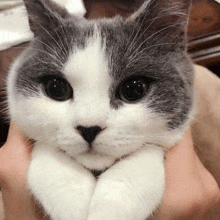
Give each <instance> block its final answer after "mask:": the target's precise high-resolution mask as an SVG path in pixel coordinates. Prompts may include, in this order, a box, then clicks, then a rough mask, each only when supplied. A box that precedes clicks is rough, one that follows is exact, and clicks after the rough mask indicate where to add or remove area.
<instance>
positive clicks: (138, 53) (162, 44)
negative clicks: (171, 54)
mask: <svg viewBox="0 0 220 220" xmlns="http://www.w3.org/2000/svg"><path fill="white" fill-rule="evenodd" d="M175 44H176V43H161V44H155V45H152V46H149V47H146V48H144V49H142V50H141V51H138V52H137V53H136V54H135V55H134V56H133V57H132V58H131V59H130V60H129V62H128V63H127V66H126V67H129V66H130V65H132V63H133V62H134V61H135V60H136V59H135V58H137V56H140V55H141V54H142V53H143V52H144V51H146V50H149V49H150V48H153V47H159V46H164V45H175ZM138 58H139V57H138Z"/></svg>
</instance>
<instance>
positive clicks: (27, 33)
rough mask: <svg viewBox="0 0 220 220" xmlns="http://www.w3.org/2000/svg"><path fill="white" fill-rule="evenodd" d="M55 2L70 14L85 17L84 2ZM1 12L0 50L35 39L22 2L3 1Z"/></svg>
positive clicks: (66, 0) (71, 0) (0, 4)
mask: <svg viewBox="0 0 220 220" xmlns="http://www.w3.org/2000/svg"><path fill="white" fill-rule="evenodd" d="M53 1H55V2H56V3H57V4H59V5H60V6H62V7H65V8H66V9H67V10H68V12H69V13H70V14H74V15H77V16H84V14H85V13H86V9H85V6H84V4H83V0H53ZM0 11H1V12H0V50H5V49H8V48H10V47H12V46H15V45H18V44H20V43H23V42H26V41H30V40H31V39H32V38H33V33H32V32H31V30H30V27H29V23H28V17H27V12H26V9H25V7H24V4H23V1H22V0H16V1H13V0H1V1H0Z"/></svg>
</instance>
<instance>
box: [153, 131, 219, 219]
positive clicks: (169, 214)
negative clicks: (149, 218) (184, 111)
mask: <svg viewBox="0 0 220 220" xmlns="http://www.w3.org/2000/svg"><path fill="white" fill-rule="evenodd" d="M165 173H166V189H165V194H164V198H163V201H162V204H161V206H160V208H159V211H158V212H157V215H156V217H155V219H163V220H168V219H169V220H171V219H177V218H178V219H193V218H194V217H196V219H200V217H201V218H202V216H203V215H204V213H205V212H206V211H208V210H209V208H210V207H211V206H212V205H214V204H216V202H217V201H218V199H219V195H218V194H219V188H218V185H217V183H216V181H215V179H214V178H213V177H212V175H211V174H210V173H209V172H208V171H207V170H206V169H205V168H204V166H203V165H202V163H201V162H200V160H199V158H198V157H197V155H196V153H195V151H194V148H193V142H192V138H191V134H190V131H188V132H187V133H186V135H185V137H184V138H183V140H182V141H181V142H179V143H178V144H176V146H174V147H173V148H171V149H170V150H169V151H168V152H167V155H166V161H165Z"/></svg>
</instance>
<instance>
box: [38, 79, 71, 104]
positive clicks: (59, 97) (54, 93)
mask: <svg viewBox="0 0 220 220" xmlns="http://www.w3.org/2000/svg"><path fill="white" fill-rule="evenodd" d="M42 82H43V85H44V90H45V93H46V94H47V96H48V97H50V98H51V99H54V100H56V101H66V100H68V99H71V98H72V97H73V89H72V87H71V85H70V84H69V83H68V82H67V81H66V80H65V79H63V78H59V77H56V76H47V77H44V78H43V80H42Z"/></svg>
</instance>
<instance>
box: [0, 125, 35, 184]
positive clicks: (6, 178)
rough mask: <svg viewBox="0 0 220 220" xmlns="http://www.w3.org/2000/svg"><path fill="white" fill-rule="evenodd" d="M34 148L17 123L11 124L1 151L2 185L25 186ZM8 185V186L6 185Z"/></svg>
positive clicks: (0, 175) (0, 171)
mask: <svg viewBox="0 0 220 220" xmlns="http://www.w3.org/2000/svg"><path fill="white" fill-rule="evenodd" d="M31 150H32V147H31V146H30V144H29V141H28V139H27V138H26V137H25V135H24V134H23V133H22V132H21V131H20V130H19V128H18V126H17V125H16V124H15V123H13V122H12V123H11V125H10V129H9V134H8V138H7V141H6V143H5V144H4V145H3V147H2V148H1V149H0V185H1V187H4V186H6V185H7V184H16V186H18V185H19V184H23V182H24V179H25V178H26V177H25V176H26V172H27V169H28V165H29V161H30V156H31ZM6 183H7V184H6Z"/></svg>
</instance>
